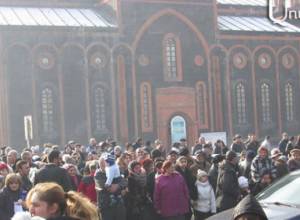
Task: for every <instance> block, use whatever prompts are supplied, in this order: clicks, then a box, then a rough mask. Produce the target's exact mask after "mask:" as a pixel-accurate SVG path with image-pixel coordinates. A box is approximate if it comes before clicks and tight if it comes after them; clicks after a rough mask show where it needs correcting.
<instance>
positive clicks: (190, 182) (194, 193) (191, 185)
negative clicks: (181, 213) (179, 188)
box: [176, 166, 198, 200]
mask: <svg viewBox="0 0 300 220" xmlns="http://www.w3.org/2000/svg"><path fill="white" fill-rule="evenodd" d="M176 171H177V172H178V173H180V174H181V176H182V177H183V178H184V180H185V183H186V185H187V187H188V190H189V194H190V198H191V199H192V200H197V199H198V190H197V187H196V185H195V182H196V177H195V176H193V174H192V172H191V171H190V170H189V169H185V170H182V169H181V168H180V167H179V166H176Z"/></svg>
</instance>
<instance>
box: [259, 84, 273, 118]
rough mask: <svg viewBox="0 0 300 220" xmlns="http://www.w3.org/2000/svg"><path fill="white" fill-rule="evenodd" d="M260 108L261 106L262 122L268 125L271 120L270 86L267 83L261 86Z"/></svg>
mask: <svg viewBox="0 0 300 220" xmlns="http://www.w3.org/2000/svg"><path fill="white" fill-rule="evenodd" d="M260 89H261V106H262V121H263V122H264V123H270V122H271V121H272V118H271V104H270V86H269V85H268V84H267V83H262V84H261V87H260Z"/></svg>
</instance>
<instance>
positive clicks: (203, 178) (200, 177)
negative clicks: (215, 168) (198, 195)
mask: <svg viewBox="0 0 300 220" xmlns="http://www.w3.org/2000/svg"><path fill="white" fill-rule="evenodd" d="M197 179H198V180H199V181H200V182H202V183H205V182H207V181H208V174H207V173H206V172H205V171H204V170H201V169H199V170H198V171H197Z"/></svg>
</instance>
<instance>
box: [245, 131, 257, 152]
mask: <svg viewBox="0 0 300 220" xmlns="http://www.w3.org/2000/svg"><path fill="white" fill-rule="evenodd" d="M258 148H259V142H258V141H257V140H256V135H255V134H251V135H250V140H249V143H247V145H246V150H247V151H253V152H255V156H256V153H257V150H258Z"/></svg>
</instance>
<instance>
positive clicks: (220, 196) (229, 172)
mask: <svg viewBox="0 0 300 220" xmlns="http://www.w3.org/2000/svg"><path fill="white" fill-rule="evenodd" d="M239 194H240V188H239V183H238V177H237V172H236V168H235V165H233V164H231V163H229V162H228V161H226V162H225V164H222V165H221V166H220V169H219V175H218V182H217V200H216V203H217V208H218V210H219V211H223V210H226V209H230V208H233V207H234V206H235V205H236V204H237V202H238V199H239Z"/></svg>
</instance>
